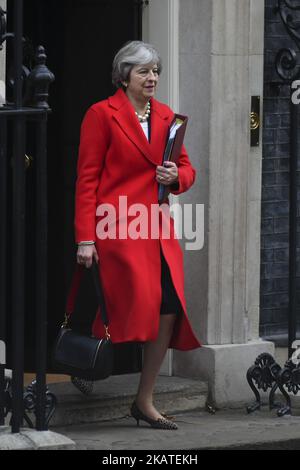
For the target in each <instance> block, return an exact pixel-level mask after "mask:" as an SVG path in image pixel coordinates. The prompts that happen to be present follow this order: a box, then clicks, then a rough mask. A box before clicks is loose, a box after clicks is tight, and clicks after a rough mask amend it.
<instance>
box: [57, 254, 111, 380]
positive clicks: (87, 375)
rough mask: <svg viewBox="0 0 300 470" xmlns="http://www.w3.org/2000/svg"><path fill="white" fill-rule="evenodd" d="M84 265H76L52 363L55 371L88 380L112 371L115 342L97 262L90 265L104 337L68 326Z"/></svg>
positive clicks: (101, 377) (98, 378) (103, 377)
mask: <svg viewBox="0 0 300 470" xmlns="http://www.w3.org/2000/svg"><path fill="white" fill-rule="evenodd" d="M84 270H85V268H84V267H83V266H79V265H77V268H76V271H75V273H74V276H73V280H72V284H71V289H70V292H69V296H68V300H67V307H66V314H65V321H64V323H63V324H62V326H61V329H60V331H59V334H58V336H57V338H56V341H55V344H54V348H53V366H54V368H55V370H56V371H58V372H61V373H63V374H66V375H71V376H75V377H79V378H81V379H87V380H101V379H105V378H107V377H109V376H110V375H111V374H112V371H113V344H112V342H111V339H110V334H109V332H108V319H107V313H106V306H105V300H104V295H103V289H102V285H101V282H100V279H99V273H98V266H97V263H95V262H94V263H93V264H92V267H91V272H92V277H93V281H94V285H95V289H96V294H97V299H98V303H99V306H100V314H101V317H102V320H103V323H104V326H105V337H104V338H100V339H99V338H95V337H93V336H86V335H83V334H80V333H77V332H76V331H73V330H72V329H71V328H69V327H68V322H69V319H70V317H71V315H72V313H73V311H74V306H75V300H76V296H77V292H78V288H79V285H80V282H81V279H82V276H83V273H84Z"/></svg>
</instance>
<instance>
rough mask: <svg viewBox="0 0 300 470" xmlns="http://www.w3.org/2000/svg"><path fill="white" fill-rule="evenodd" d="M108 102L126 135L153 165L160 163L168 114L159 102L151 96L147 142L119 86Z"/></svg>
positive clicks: (166, 132)
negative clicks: (149, 134) (149, 129)
mask: <svg viewBox="0 0 300 470" xmlns="http://www.w3.org/2000/svg"><path fill="white" fill-rule="evenodd" d="M108 102H109V105H110V106H111V107H112V108H114V109H115V112H114V113H113V119H115V120H116V121H117V123H118V124H119V126H120V127H121V129H122V130H123V132H124V133H125V134H126V136H127V137H128V138H129V139H130V140H131V141H132V142H133V143H134V144H135V145H136V147H137V148H138V149H139V150H140V151H141V152H142V153H143V155H144V156H145V157H146V158H147V159H148V160H149V161H150V162H151V163H153V164H154V165H155V166H156V165H160V164H161V162H162V158H163V153H164V149H165V144H166V139H167V134H168V114H167V113H166V111H165V110H164V109H163V107H162V106H161V105H160V103H159V102H158V101H156V100H155V99H154V98H151V114H150V119H151V123H150V126H151V138H150V142H148V139H147V138H146V136H145V134H144V131H143V129H142V126H141V125H140V123H139V121H138V119H137V117H136V115H135V112H134V108H133V106H132V104H131V102H130V100H129V99H128V98H127V96H126V93H125V92H124V91H123V90H122V89H121V88H119V89H118V91H117V92H116V93H115V94H114V95H113V96H110V97H109V98H108Z"/></svg>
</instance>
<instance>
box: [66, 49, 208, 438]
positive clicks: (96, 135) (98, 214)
mask: <svg viewBox="0 0 300 470" xmlns="http://www.w3.org/2000/svg"><path fill="white" fill-rule="evenodd" d="M160 72H161V60H160V57H159V55H158V53H157V51H156V50H155V48H154V47H153V46H151V45H150V44H146V43H144V42H142V41H131V42H129V43H127V44H126V45H125V46H124V47H122V49H121V50H120V51H119V52H118V53H117V54H116V56H115V58H114V62H113V73H112V76H113V83H114V84H115V85H116V87H117V92H116V93H115V94H114V95H113V96H110V97H109V98H108V99H105V100H103V101H99V102H97V103H95V104H93V105H92V106H91V107H90V108H89V109H88V110H87V112H86V114H85V116H84V119H83V122H82V125H81V134H80V146H79V158H78V178H77V184H76V201H75V202H76V204H75V231H76V242H77V244H78V252H77V261H78V263H80V264H84V265H85V266H87V267H90V266H91V264H92V261H93V258H94V259H95V260H96V261H98V260H99V271H100V276H101V280H102V284H103V290H104V294H105V302H106V307H107V313H108V319H109V332H110V335H111V339H112V342H114V343H120V342H128V341H136V342H141V343H143V345H144V355H143V369H142V373H141V379H140V384H139V388H138V391H137V396H136V399H135V402H134V403H133V405H132V407H131V414H132V416H134V417H135V418H136V420H137V423H139V420H140V419H143V420H144V421H147V422H148V423H149V424H151V426H153V427H160V428H167V429H177V426H176V425H175V423H173V422H172V421H169V420H167V419H166V418H164V417H163V416H162V415H161V414H160V413H159V412H158V411H157V410H156V409H155V407H154V405H153V390H154V385H155V380H156V377H157V374H158V372H159V369H160V366H161V364H162V361H163V358H164V356H165V354H166V351H167V349H168V348H176V349H180V350H191V349H194V348H198V347H199V346H200V343H199V341H198V339H197V338H196V336H195V335H194V333H193V331H192V328H191V325H190V322H189V320H188V317H187V312H186V301H185V296H184V274H183V272H184V271H183V255H182V250H181V247H180V245H179V242H178V239H177V238H176V235H175V232H174V221H173V219H172V218H170V219H168V215H169V214H168V213H167V212H168V208H169V205H168V203H167V204H164V210H163V211H162V212H161V215H160V218H159V219H157V218H155V217H154V213H155V210H153V208H157V207H159V206H158V183H162V184H163V185H165V186H168V187H169V189H170V191H171V193H173V194H180V193H182V192H184V191H187V190H188V189H189V188H190V186H191V185H192V184H193V183H194V180H195V170H194V168H193V167H192V165H191V163H190V161H189V158H188V155H187V153H186V150H185V148H184V146H183V147H182V153H181V155H180V158H179V161H178V166H177V165H176V164H175V163H173V162H167V163H166V164H165V165H164V166H162V165H161V163H162V156H163V153H164V148H165V143H166V138H167V133H168V126H169V124H170V122H171V121H172V119H173V116H174V113H173V111H172V110H171V109H170V108H169V107H168V106H167V105H165V104H162V103H160V102H158V101H157V100H156V99H154V94H155V90H156V87H157V84H158V78H159V74H160ZM156 215H157V212H156ZM154 219H155V220H156V221H157V220H159V223H158V227H155V228H156V230H153V232H152V231H151V230H150V227H151V224H152V223H153V222H154ZM168 220H169V222H170V223H169V230H170V236H169V237H167V236H164V234H163V231H162V226H163V224H164V222H165V223H167V221H168ZM138 225H139V229H140V230H139V231H138V230H137V226H138ZM154 225H155V224H154ZM145 229H146V230H145ZM150 232H151V233H150ZM133 234H134V235H133ZM137 234H138V236H137ZM93 333H94V335H95V336H97V337H103V336H104V327H103V324H102V321H101V316H100V314H99V312H98V314H97V317H96V320H95V322H94V325H93Z"/></svg>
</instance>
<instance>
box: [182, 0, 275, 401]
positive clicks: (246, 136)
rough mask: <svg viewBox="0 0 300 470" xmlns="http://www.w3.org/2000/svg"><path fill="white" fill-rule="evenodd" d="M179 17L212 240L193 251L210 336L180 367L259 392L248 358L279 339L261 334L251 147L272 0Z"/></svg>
mask: <svg viewBox="0 0 300 470" xmlns="http://www.w3.org/2000/svg"><path fill="white" fill-rule="evenodd" d="M179 18H180V22H179V70H180V84H179V91H180V111H181V112H182V113H187V114H189V116H190V118H191V119H190V123H191V125H190V128H189V133H188V142H187V144H188V147H189V149H190V156H191V158H192V161H193V164H194V165H195V166H196V168H197V170H198V178H197V184H196V186H195V187H194V188H193V189H192V190H191V191H190V192H189V193H188V194H187V196H186V198H187V199H188V200H191V199H192V201H193V202H198V203H204V204H205V246H204V248H203V249H202V250H201V251H200V252H199V253H195V252H191V253H187V256H186V262H187V269H186V272H188V273H190V278H188V279H187V280H186V283H187V293H188V311H189V312H190V316H191V319H192V323H193V324H197V332H198V333H199V336H200V338H201V339H202V341H203V343H204V345H205V346H204V347H203V348H201V349H198V350H196V351H191V352H188V353H181V352H177V351H176V352H175V354H174V357H175V364H174V371H175V374H178V375H182V376H192V377H195V376H198V377H201V378H204V379H207V380H208V381H209V384H210V395H211V399H212V401H214V402H216V403H217V404H219V405H222V404H228V403H230V402H231V403H235V402H237V401H244V400H249V399H251V397H252V392H251V391H250V388H249V387H248V385H247V383H246V380H245V374H246V371H247V368H248V367H249V366H250V365H251V363H252V362H253V361H254V359H255V358H256V356H257V355H258V354H260V353H261V352H264V351H268V352H271V353H272V352H273V348H274V346H273V344H272V343H267V342H263V341H261V340H260V339H259V336H258V326H259V284H260V204H261V159H262V146H261V144H260V146H259V147H256V148H251V147H250V102H251V95H260V96H261V97H262V96H263V59H264V56H263V52H264V50H263V46H264V2H262V1H261V0H243V1H241V0H181V1H180V15H179ZM261 102H262V100H261ZM183 197H184V196H183Z"/></svg>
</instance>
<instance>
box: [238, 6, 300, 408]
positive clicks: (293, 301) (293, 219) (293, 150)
mask: <svg viewBox="0 0 300 470" xmlns="http://www.w3.org/2000/svg"><path fill="white" fill-rule="evenodd" d="M273 10H274V14H276V15H277V16H278V19H280V20H281V25H283V26H284V28H285V30H286V31H287V34H288V37H289V41H290V46H291V47H289V45H288V44H287V43H286V44H282V45H281V47H279V48H278V51H277V54H276V57H275V62H274V70H272V73H271V74H270V75H271V77H272V78H271V79H270V80H268V82H267V85H268V86H270V87H271V88H272V90H273V93H275V96H276V95H277V96H279V94H280V91H281V89H282V87H283V86H287V87H288V89H289V95H290V96H289V99H290V121H291V125H290V155H289V202H290V204H289V292H288V293H289V295H288V298H289V306H288V358H287V361H286V363H285V364H284V367H281V366H280V365H279V364H277V362H276V361H275V359H274V358H273V357H272V356H271V355H270V354H269V353H263V354H260V355H259V356H258V357H257V358H256V360H255V362H254V365H253V366H251V367H250V368H249V369H248V371H247V380H248V383H249V386H250V387H251V389H252V390H253V393H254V395H255V399H256V401H255V402H254V403H253V404H251V405H249V406H248V407H247V412H248V413H251V412H253V411H255V410H257V409H259V408H260V407H261V405H262V399H261V396H260V393H259V390H262V391H263V392H267V391H268V390H269V389H270V394H269V407H270V409H273V408H277V414H278V416H284V415H286V414H290V413H291V397H290V395H291V394H294V395H296V394H297V393H298V392H299V391H300V349H299V346H300V341H296V334H297V314H298V312H299V306H298V305H297V294H298V292H297V258H298V257H297V218H298V217H299V214H300V212H299V208H298V202H299V197H297V193H298V184H299V183H298V182H299V176H298V175H297V173H299V168H300V166H299V165H300V159H299V156H300V102H299V100H298V99H296V100H295V99H294V98H293V96H295V93H294V92H295V88H299V87H300V65H299V56H300V1H299V0H277V4H276V7H274V9H273ZM283 46H284V47H283ZM265 85H266V83H265ZM298 95H299V92H298ZM293 351H294V352H293ZM277 390H280V392H281V394H282V395H283V397H284V398H285V401H286V403H285V405H282V404H281V403H276V402H275V401H274V400H275V392H276V391H277Z"/></svg>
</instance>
